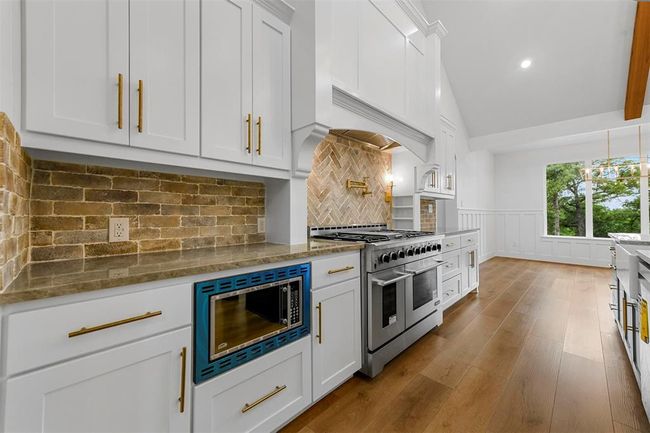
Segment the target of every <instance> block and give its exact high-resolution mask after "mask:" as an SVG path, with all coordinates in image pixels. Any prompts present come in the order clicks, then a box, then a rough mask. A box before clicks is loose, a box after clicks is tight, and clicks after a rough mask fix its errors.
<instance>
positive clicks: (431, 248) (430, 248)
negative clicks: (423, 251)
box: [427, 244, 433, 252]
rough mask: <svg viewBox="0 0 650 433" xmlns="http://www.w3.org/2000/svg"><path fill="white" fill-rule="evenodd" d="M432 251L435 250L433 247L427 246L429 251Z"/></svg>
mask: <svg viewBox="0 0 650 433" xmlns="http://www.w3.org/2000/svg"><path fill="white" fill-rule="evenodd" d="M432 250H433V247H432V246H431V244H429V245H427V251H428V252H431V251H432Z"/></svg>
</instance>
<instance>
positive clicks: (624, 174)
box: [580, 125, 648, 182]
mask: <svg viewBox="0 0 650 433" xmlns="http://www.w3.org/2000/svg"><path fill="white" fill-rule="evenodd" d="M637 141H638V146H639V162H638V163H632V164H629V163H624V164H621V163H615V162H614V163H612V153H611V140H610V131H609V130H607V161H606V163H604V164H600V166H598V167H591V168H586V167H583V168H581V169H580V176H582V179H583V180H585V181H587V180H590V181H592V182H605V181H616V180H619V181H622V180H627V179H639V178H642V177H648V174H647V168H648V158H647V157H644V156H643V154H642V152H641V125H639V127H638V140H637ZM643 164H645V167H646V174H643V170H642V166H643Z"/></svg>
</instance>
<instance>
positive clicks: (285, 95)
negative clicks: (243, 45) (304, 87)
mask: <svg viewBox="0 0 650 433" xmlns="http://www.w3.org/2000/svg"><path fill="white" fill-rule="evenodd" d="M290 41H291V39H290V30H289V26H288V25H286V24H285V23H283V22H282V21H280V20H279V19H278V18H277V17H275V16H274V15H271V14H270V13H269V12H267V11H266V10H265V9H263V8H261V7H260V6H257V5H255V4H254V5H253V116H254V118H253V121H254V122H255V128H254V130H255V134H254V136H255V137H254V140H253V141H254V143H255V147H254V149H253V163H255V164H256V165H260V166H264V167H272V168H283V169H289V168H290V167H291V108H290V98H291V75H290V66H291V63H290V62H291V58H290Z"/></svg>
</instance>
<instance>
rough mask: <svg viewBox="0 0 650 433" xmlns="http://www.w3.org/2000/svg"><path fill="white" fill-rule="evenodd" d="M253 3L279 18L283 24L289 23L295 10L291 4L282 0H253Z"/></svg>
mask: <svg viewBox="0 0 650 433" xmlns="http://www.w3.org/2000/svg"><path fill="white" fill-rule="evenodd" d="M254 1H255V3H257V4H258V5H260V6H262V7H263V8H264V9H266V10H268V11H269V12H271V13H272V14H273V15H275V16H276V17H278V18H280V20H282V21H283V22H284V23H285V24H291V19H292V18H293V13H294V12H295V11H296V10H295V9H294V7H293V6H291V5H290V4H289V3H287V2H285V1H284V0H254Z"/></svg>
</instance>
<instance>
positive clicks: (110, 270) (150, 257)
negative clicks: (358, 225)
mask: <svg viewBox="0 0 650 433" xmlns="http://www.w3.org/2000/svg"><path fill="white" fill-rule="evenodd" d="M363 247H364V244H362V243H357V242H332V241H317V240H311V241H309V242H308V243H307V244H300V245H280V244H271V243H263V244H251V245H235V246H227V247H216V248H204V249H196V250H185V251H171V252H159V253H143V254H132V255H125V256H114V257H104V258H93V259H80V260H65V261H55V262H40V263H30V264H28V265H27V266H25V268H24V269H23V270H22V272H21V273H20V274H19V275H18V277H17V278H16V280H15V281H14V282H12V283H11V285H9V287H7V288H6V289H5V290H3V291H0V305H2V304H5V305H6V304H13V303H17V302H24V301H31V300H35V299H43V298H51V297H55V296H62V295H68V294H73V293H82V292H89V291H93V290H101V289H108V288H111V287H120V286H127V285H131V284H138V283H145V282H149V281H159V280H166V279H170V278H177V277H185V276H191V275H199V274H205V273H211V272H218V271H225V270H229V269H237V268H245V267H249V266H257V265H264V264H270V263H276V262H282V261H287V260H296V259H302V258H308V257H314V256H320V255H326V254H334V253H340V252H345V251H358V250H360V249H363Z"/></svg>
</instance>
